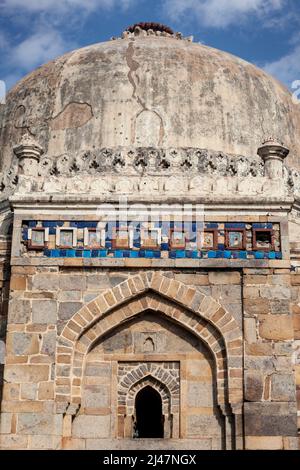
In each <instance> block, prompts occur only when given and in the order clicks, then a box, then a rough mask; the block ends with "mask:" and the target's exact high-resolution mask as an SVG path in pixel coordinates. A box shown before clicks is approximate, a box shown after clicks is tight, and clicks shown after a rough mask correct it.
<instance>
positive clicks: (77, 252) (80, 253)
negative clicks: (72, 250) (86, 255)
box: [76, 250, 83, 258]
mask: <svg viewBox="0 0 300 470" xmlns="http://www.w3.org/2000/svg"><path fill="white" fill-rule="evenodd" d="M82 254H83V251H82V250H76V258H82Z"/></svg>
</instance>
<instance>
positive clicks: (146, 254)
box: [145, 250, 153, 258]
mask: <svg viewBox="0 0 300 470" xmlns="http://www.w3.org/2000/svg"><path fill="white" fill-rule="evenodd" d="M145 257H146V258H153V251H152V250H145Z"/></svg>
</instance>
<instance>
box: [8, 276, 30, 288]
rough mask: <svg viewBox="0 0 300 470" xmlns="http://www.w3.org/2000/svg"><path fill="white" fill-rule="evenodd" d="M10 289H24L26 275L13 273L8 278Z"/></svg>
mask: <svg viewBox="0 0 300 470" xmlns="http://www.w3.org/2000/svg"><path fill="white" fill-rule="evenodd" d="M10 288H11V289H12V290H26V276H18V275H13V276H12V277H11V280H10Z"/></svg>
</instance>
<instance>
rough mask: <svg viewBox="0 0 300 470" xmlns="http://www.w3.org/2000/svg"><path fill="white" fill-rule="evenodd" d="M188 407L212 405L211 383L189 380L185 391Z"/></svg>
mask: <svg viewBox="0 0 300 470" xmlns="http://www.w3.org/2000/svg"><path fill="white" fill-rule="evenodd" d="M187 405H188V406H189V407H193V408H198V407H209V406H212V405H213V388H212V386H211V383H209V382H208V383H205V382H189V383H188V391H187Z"/></svg>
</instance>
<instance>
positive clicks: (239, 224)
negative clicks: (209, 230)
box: [225, 222, 246, 228]
mask: <svg viewBox="0 0 300 470" xmlns="http://www.w3.org/2000/svg"><path fill="white" fill-rule="evenodd" d="M245 227H246V224H245V223H242V222H226V223H225V228H245Z"/></svg>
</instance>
